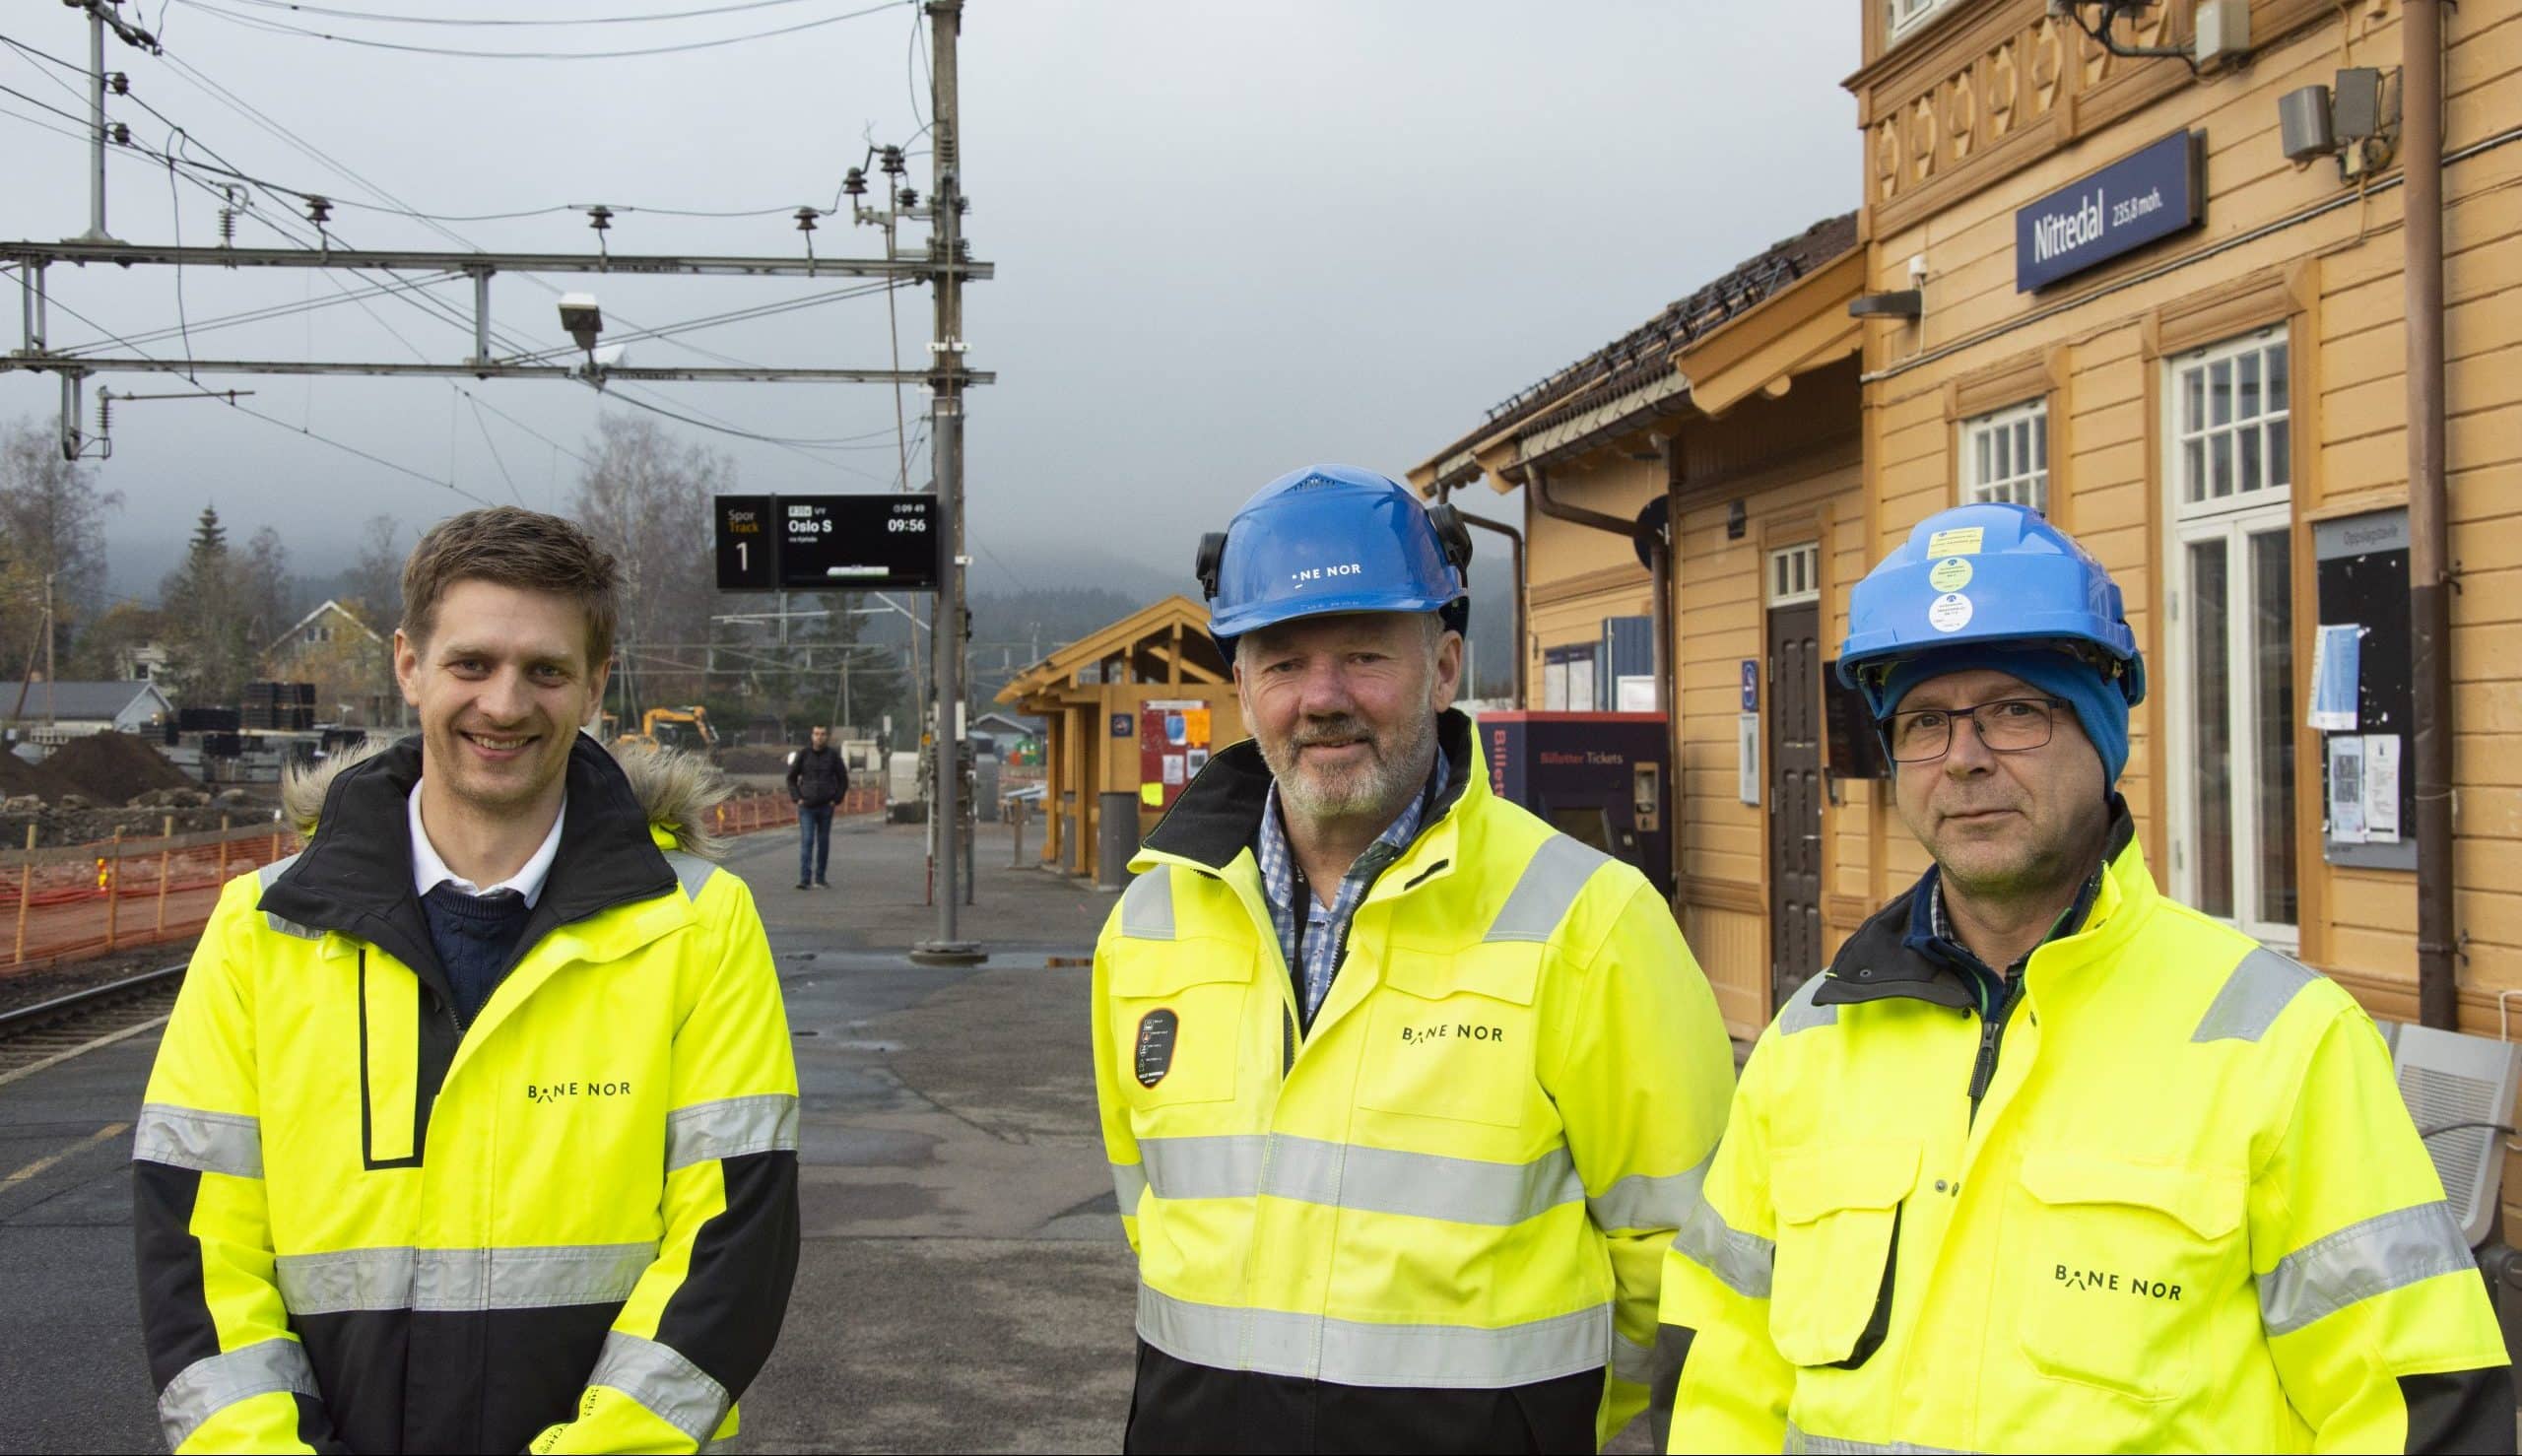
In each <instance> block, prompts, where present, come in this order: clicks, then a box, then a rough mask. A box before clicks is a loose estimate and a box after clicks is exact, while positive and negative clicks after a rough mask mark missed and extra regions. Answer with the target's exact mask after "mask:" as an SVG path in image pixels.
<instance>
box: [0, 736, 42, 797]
mask: <svg viewBox="0 0 2522 1456" xmlns="http://www.w3.org/2000/svg"><path fill="white" fill-rule="evenodd" d="M51 792H52V780H51V779H49V778H47V777H45V776H44V771H43V770H42V769H41V768H39V767H37V766H35V765H34V764H33V763H30V762H28V761H26V760H24V759H21V758H19V757H18V756H17V755H16V754H14V753H12V752H10V751H9V749H8V747H7V746H5V745H0V799H14V798H17V797H18V796H19V795H21V794H49V793H51Z"/></svg>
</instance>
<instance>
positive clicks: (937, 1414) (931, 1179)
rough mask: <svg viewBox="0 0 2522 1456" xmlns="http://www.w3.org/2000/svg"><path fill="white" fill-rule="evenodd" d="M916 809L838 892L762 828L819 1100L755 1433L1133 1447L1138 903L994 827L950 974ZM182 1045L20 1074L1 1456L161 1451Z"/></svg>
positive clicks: (146, 1044)
mask: <svg viewBox="0 0 2522 1456" xmlns="http://www.w3.org/2000/svg"><path fill="white" fill-rule="evenodd" d="M921 843H922V832H921V830H920V828H919V827H916V826H896V827H879V826H876V825H873V824H872V823H867V822H857V823H845V824H844V825H842V826H841V827H839V828H838V830H837V831H836V832H835V834H834V836H833V858H832V875H831V879H832V881H833V883H834V886H835V887H836V888H835V889H833V890H830V891H798V890H794V889H792V888H790V887H792V886H793V885H794V884H795V878H794V877H795V871H796V859H795V853H796V838H795V831H794V830H793V829H787V830H774V831H768V832H764V833H762V834H757V835H753V836H750V837H748V838H746V839H744V840H741V841H738V843H737V844H736V846H735V848H734V851H733V853H732V855H731V856H730V858H729V860H728V867H729V868H730V869H732V870H734V871H735V872H736V873H738V874H739V875H741V876H743V877H744V879H745V881H746V883H747V884H748V885H749V886H751V887H752V888H753V890H754V893H755V896H756V898H757V900H758V901H759V902H760V904H761V906H762V910H763V922H764V925H765V926H766V927H767V929H768V931H769V935H770V942H771V949H772V953H773V955H774V956H775V957H776V958H778V965H779V970H780V978H781V983H782V986H783V988H784V990H785V992H786V995H787V1001H788V1007H789V1018H790V1023H791V1029H792V1031H793V1032H794V1033H795V1041H794V1044H795V1047H796V1049H797V1060H798V1071H799V1075H800V1079H801V1085H802V1088H803V1091H804V1114H803V1127H802V1134H801V1142H802V1162H803V1175H802V1179H801V1181H802V1185H803V1191H802V1202H803V1207H804V1229H805V1239H806V1242H805V1251H804V1257H803V1259H802V1261H801V1267H800V1269H799V1273H798V1279H797V1287H796V1294H795V1297H794V1300H793V1302H792V1304H791V1306H790V1310H789V1315H788V1322H787V1325H786V1327H785V1329H784V1330H783V1332H782V1336H781V1339H780V1343H779V1347H778V1350H777V1352H776V1353H775V1354H774V1355H773V1357H772V1358H771V1361H770V1364H769V1365H768V1367H767V1368H765V1370H764V1371H763V1376H762V1378H761V1379H760V1380H759V1381H758V1382H756V1385H755V1387H754V1389H753V1391H752V1392H751V1393H750V1394H749V1395H748V1397H747V1398H746V1401H745V1415H746V1420H745V1429H746V1435H745V1439H744V1441H743V1445H744V1447H745V1448H747V1449H751V1450H756V1451H766V1452H778V1451H830V1450H844V1451H855V1450H1041V1451H1060V1450H1112V1449H1117V1447H1118V1445H1119V1442H1120V1434H1121V1423H1122V1421H1123V1419H1124V1418H1125V1416H1126V1414H1127V1411H1128V1405H1129V1390H1130V1356H1131V1348H1132V1346H1131V1335H1130V1324H1131V1311H1132V1301H1133V1278H1132V1270H1131V1268H1130V1263H1129V1258H1128V1251H1127V1249H1126V1247H1125V1246H1124V1245H1123V1244H1122V1242H1121V1240H1120V1236H1119V1226H1118V1223H1117V1221H1116V1220H1115V1219H1114V1217H1113V1214H1112V1195H1111V1185H1110V1181H1109V1178H1108V1175H1107V1173H1106V1171H1105V1167H1104V1161H1103V1156H1102V1151H1101V1147H1100V1144H1099V1142H1098V1141H1097V1139H1096V1137H1095V1113H1094V1096H1093V1089H1092V1084H1091V1080H1090V1078H1089V1076H1088V1073H1087V1070H1086V1068H1087V1058H1088V1034H1087V1022H1086V1006H1085V1002H1086V985H1087V976H1088V972H1087V971H1086V969H1085V968H1083V967H1082V966H1068V965H1063V966H1057V967H1053V966H1051V965H1049V964H1048V962H1049V961H1050V960H1053V959H1076V958H1082V957H1083V956H1084V955H1085V954H1086V953H1087V951H1088V949H1089V948H1090V947H1091V945H1092V942H1093V939H1094V936H1095V930H1096V929H1097V928H1098V927H1099V925H1100V924H1101V922H1102V919H1103V917H1104V915H1105V914H1106V913H1108V911H1109V908H1110V906H1111V903H1112V900H1113V896H1112V895H1111V894H1109V893H1097V892H1095V891H1093V890H1091V889H1082V888H1080V887H1078V886H1076V885H1074V884H1072V883H1071V882H1069V881H1067V880H1065V879H1062V878H1059V877H1055V876H1051V875H1046V874H1043V873H1041V872H1039V871H1036V870H1031V869H1013V868H1010V867H1009V863H1008V861H1009V858H1010V856H1009V849H1008V839H1007V838H1006V836H1005V831H1004V830H1003V829H1002V830H1000V831H999V832H998V833H997V834H996V835H989V834H988V833H987V831H985V836H984V838H983V839H982V840H981V843H980V847H979V854H978V860H977V869H978V872H979V884H978V887H977V888H978V891H979V900H980V903H979V904H978V905H976V906H974V907H971V908H970V909H968V910H967V911H966V912H965V918H964V921H963V926H962V933H963V934H965V935H966V936H968V937H970V938H973V939H977V940H980V941H983V942H985V943H987V944H988V945H989V948H990V950H991V952H992V955H991V959H990V960H989V961H988V962H987V963H986V964H983V965H980V966H976V967H970V968H962V969H951V970H950V969H931V968H924V967H917V966H913V965H911V964H910V963H909V962H908V961H907V960H906V959H905V957H904V955H903V954H902V953H903V951H904V950H905V949H906V948H907V947H908V946H909V945H910V944H911V943H912V942H913V941H915V940H917V939H921V938H925V937H926V936H928V935H929V934H930V933H931V932H932V929H933V926H934V918H933V917H934V911H933V910H932V909H930V908H928V907H926V906H924V905H923V904H922V903H921V891H922V881H923V878H924V870H925V867H924V864H923V855H922V850H921ZM156 1040H157V1038H156V1035H155V1034H154V1033H146V1034H143V1035H139V1036H135V1037H132V1038H130V1039H129V1040H127V1041H125V1042H122V1043H119V1044H117V1045H114V1046H111V1047H107V1048H104V1049H102V1050H100V1051H97V1052H93V1053H90V1054H88V1055H86V1056H83V1057H80V1058H77V1059H75V1060H73V1061H70V1062H67V1063H64V1064H62V1065H60V1066H57V1067H54V1068H51V1069H49V1070H47V1071H45V1072H41V1073H38V1074H36V1075H34V1076H33V1077H30V1078H27V1079H24V1080H22V1081H19V1082H17V1083H14V1084H11V1085H8V1086H6V1087H0V1370H7V1371H8V1372H9V1374H10V1376H11V1378H10V1379H8V1380H6V1381H0V1450H8V1451H58V1450H132V1451H140V1450H156V1449H160V1448H161V1447H160V1445H159V1436H158V1429H157V1423H156V1419H155V1415H154V1403H153V1399H152V1394H151V1390H150V1386H149V1380H148V1376H147V1372H146V1368H145V1364H144V1362H143V1358H142V1356H141V1350H140V1341H139V1335H138V1327H137V1319H138V1316H137V1307H136V1299H135V1296H134V1293H133V1283H132V1269H131V1233H130V1210H129V1195H128V1176H127V1173H126V1172H125V1162H126V1159H127V1158H128V1157H129V1148H130V1137H129V1133H128V1130H127V1128H123V1129H119V1130H114V1131H108V1130H109V1129H115V1128H116V1125H117V1124H127V1123H128V1122H129V1121H130V1120H131V1118H132V1116H133V1114H134V1112H135V1111H136V1109H137V1107H138V1104H139V1100H140V1094H141V1089H142V1086H143V1084H144V1082H145V1081H146V1078H147V1075H148V1066H149V1061H150V1058H151V1057H152V1055H153V1054H154V1053H155V1050H156Z"/></svg>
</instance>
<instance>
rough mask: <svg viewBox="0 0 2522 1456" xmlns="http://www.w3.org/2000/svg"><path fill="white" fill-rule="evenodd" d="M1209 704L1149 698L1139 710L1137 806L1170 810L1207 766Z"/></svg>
mask: <svg viewBox="0 0 2522 1456" xmlns="http://www.w3.org/2000/svg"><path fill="white" fill-rule="evenodd" d="M1211 731H1212V730H1211V728H1210V724H1209V705H1208V704H1207V703H1205V702H1202V701H1200V700H1199V699H1197V698H1185V699H1182V700H1180V701H1173V700H1168V699H1160V698H1150V699H1149V700H1148V701H1147V702H1145V703H1143V704H1141V705H1140V707H1139V806H1140V807H1141V808H1143V809H1170V808H1172V807H1173V801H1174V800H1176V799H1178V798H1181V797H1182V790H1183V789H1184V788H1185V787H1187V786H1188V785H1189V784H1190V782H1191V780H1192V779H1194V778H1197V777H1198V776H1199V773H1200V770H1201V769H1202V768H1204V767H1206V766H1207V765H1208V761H1209V740H1210V733H1211Z"/></svg>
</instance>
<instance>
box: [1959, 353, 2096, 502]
mask: <svg viewBox="0 0 2522 1456" xmlns="http://www.w3.org/2000/svg"><path fill="white" fill-rule="evenodd" d="M2073 381H2074V358H2073V353H2072V351H2071V350H2070V349H2069V347H2068V346H2067V345H2065V344H2056V345H2052V346H2050V347H2049V348H2046V349H2039V350H2034V351H2031V352H2030V353H2027V354H2020V355H2017V356H2015V357H2014V358H2012V359H2008V360H2002V361H2000V362H1998V363H1996V364H1990V365H1988V366H1987V367H1985V368H1981V369H1974V370H1972V371H1970V372H1969V373H1966V374H1961V375H1958V376H1956V377H1955V378H1953V379H1950V380H1947V381H1946V382H1945V386H1944V426H1945V452H1946V453H1945V458H1946V459H1947V460H1949V461H1951V462H1952V469H1951V471H1950V472H1949V473H1950V475H1951V476H1952V487H1951V492H1950V494H1951V497H1952V503H1953V504H1955V505H1966V504H1968V503H1970V500H1971V494H1970V483H1969V472H1968V470H1967V469H1965V464H1966V456H1965V454H1964V451H1965V449H1966V448H1967V446H1968V444H1969V435H1970V427H1971V426H1972V425H1973V424H1976V423H1978V422H1980V421H1982V420H1985V419H1986V418H1987V417H1988V416H1990V415H1996V414H2002V413H2004V412H2006V411H2008V410H2014V409H2020V408H2023V407H2024V406H2026V405H2031V404H2035V403H2036V404H2039V405H2041V406H2042V407H2043V408H2044V409H2045V410H2046V411H2047V416H2048V427H2047V428H2048V433H2049V472H2048V475H2049V478H2048V500H2047V503H2046V505H2045V506H2044V507H2043V508H2042V510H2041V512H2040V513H2041V514H2042V515H2043V516H2044V517H2046V518H2047V519H2048V521H2049V523H2050V524H2052V525H2054V526H2056V527H2057V528H2058V529H2059V530H2062V531H2073V530H2074V529H2075V523H2074V522H2075V489H2074V487H2075V448H2074V445H2075V408H2074V395H2075V387H2074V382H2073Z"/></svg>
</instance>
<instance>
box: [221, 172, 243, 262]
mask: <svg viewBox="0 0 2522 1456" xmlns="http://www.w3.org/2000/svg"><path fill="white" fill-rule="evenodd" d="M219 190H220V193H221V194H222V196H223V198H224V199H225V200H224V201H222V202H221V203H220V205H219V245H220V246H221V247H234V246H235V245H236V212H237V208H238V205H239V204H238V202H237V197H236V185H235V184H234V183H233V182H231V183H227V184H225V185H223V186H221V188H220V189H219Z"/></svg>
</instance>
